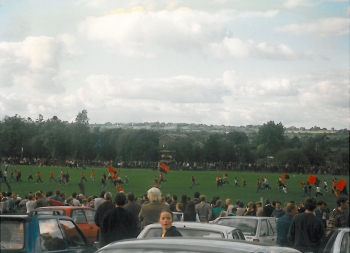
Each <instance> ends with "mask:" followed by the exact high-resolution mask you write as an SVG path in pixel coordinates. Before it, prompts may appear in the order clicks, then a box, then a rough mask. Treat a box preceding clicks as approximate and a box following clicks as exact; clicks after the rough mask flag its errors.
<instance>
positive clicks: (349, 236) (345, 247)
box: [340, 232, 350, 253]
mask: <svg viewBox="0 0 350 253" xmlns="http://www.w3.org/2000/svg"><path fill="white" fill-rule="evenodd" d="M349 240H350V233H349V232H347V233H345V234H344V237H343V239H342V240H341V244H340V253H349V247H350V243H349Z"/></svg>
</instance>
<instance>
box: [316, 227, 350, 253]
mask: <svg viewBox="0 0 350 253" xmlns="http://www.w3.org/2000/svg"><path fill="white" fill-rule="evenodd" d="M349 252H350V228H336V229H334V230H333V231H332V232H331V233H330V234H329V235H328V236H327V240H326V241H325V242H324V243H323V244H322V245H321V247H320V251H319V253H349Z"/></svg>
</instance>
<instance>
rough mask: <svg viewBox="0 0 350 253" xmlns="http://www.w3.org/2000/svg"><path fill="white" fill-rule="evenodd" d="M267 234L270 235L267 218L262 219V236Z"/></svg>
mask: <svg viewBox="0 0 350 253" xmlns="http://www.w3.org/2000/svg"><path fill="white" fill-rule="evenodd" d="M267 235H268V228H267V220H261V227H260V236H267Z"/></svg>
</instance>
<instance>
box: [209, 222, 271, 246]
mask: <svg viewBox="0 0 350 253" xmlns="http://www.w3.org/2000/svg"><path fill="white" fill-rule="evenodd" d="M213 223H214V224H219V225H225V226H230V227H235V228H238V229H240V230H242V232H243V235H244V237H245V239H246V240H247V241H254V242H263V243H269V244H277V243H276V239H277V229H276V218H274V217H256V216H227V217H219V218H217V219H216V220H214V221H213Z"/></svg>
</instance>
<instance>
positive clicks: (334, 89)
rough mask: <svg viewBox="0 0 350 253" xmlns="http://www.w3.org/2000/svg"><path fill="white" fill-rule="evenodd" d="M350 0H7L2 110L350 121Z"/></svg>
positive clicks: (143, 118)
mask: <svg viewBox="0 0 350 253" xmlns="http://www.w3.org/2000/svg"><path fill="white" fill-rule="evenodd" d="M349 12H350V8H349V3H348V1H346V0H275V1H273V0H263V1H261V0H244V1H243V0H174V1H166V0H163V1H159V0H125V1H121V0H118V1H117V0H115V1H107V0H77V1H73V0H72V1H68V0H67V1H58V0H57V1H36V0H31V1H19V0H18V1H9V0H0V119H3V118H4V117H5V116H6V115H7V116H14V115H15V114H19V115H20V116H22V117H25V118H27V117H31V118H32V119H36V118H38V115H39V114H42V115H43V116H44V119H48V118H52V117H53V116H57V117H58V118H59V119H61V120H67V121H74V119H75V117H76V115H77V114H78V113H79V112H81V111H82V110H83V109H86V110H87V111H88V116H89V118H90V123H105V122H124V123H129V122H154V121H159V122H175V123H177V122H184V123H202V124H208V125H210V124H213V125H221V124H223V125H231V126H240V125H249V124H253V125H261V124H263V123H266V122H268V121H270V120H273V121H275V122H282V124H283V125H284V126H287V127H289V126H296V127H307V128H310V127H313V126H320V127H326V128H331V127H334V128H336V129H341V128H349V122H350V121H349Z"/></svg>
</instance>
